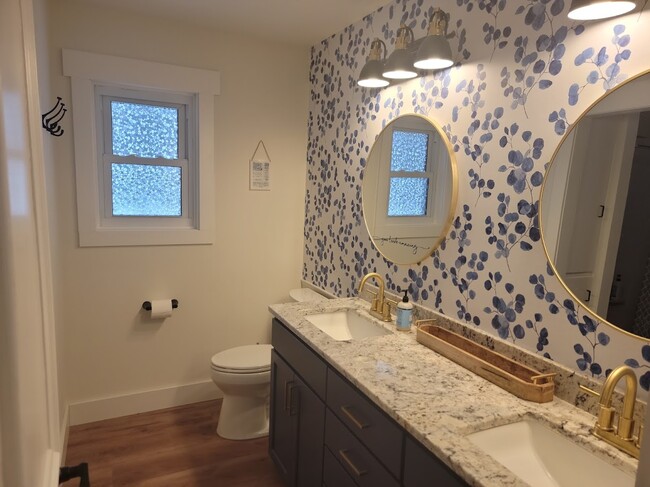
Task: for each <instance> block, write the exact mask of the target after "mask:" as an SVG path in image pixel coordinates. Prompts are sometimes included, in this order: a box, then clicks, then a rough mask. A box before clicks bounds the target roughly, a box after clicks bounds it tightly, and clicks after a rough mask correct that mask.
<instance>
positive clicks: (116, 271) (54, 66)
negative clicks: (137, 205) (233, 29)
mask: <svg viewBox="0 0 650 487" xmlns="http://www.w3.org/2000/svg"><path fill="white" fill-rule="evenodd" d="M54 4H56V6H55V7H54ZM50 6H51V7H52V8H51V9H50V30H51V33H50V42H49V44H50V45H49V56H50V59H51V67H50V68H51V70H50V79H51V98H52V100H54V99H55V97H56V96H57V95H58V96H62V97H63V99H64V101H66V102H69V101H70V99H71V95H70V83H69V78H64V77H63V76H62V75H61V48H70V49H77V50H84V51H90V52H96V53H101V54H110V55H117V56H124V57H131V58H136V59H143V60H147V61H154V62H163V63H170V64H176V65H180V66H189V67H196V68H204V69H212V70H218V71H220V72H221V95H220V96H218V97H217V98H216V102H215V109H216V115H215V119H216V120H215V126H216V127H215V134H214V143H215V154H216V157H215V181H214V185H213V190H214V192H215V200H216V202H215V205H216V229H217V230H216V234H217V237H216V242H215V243H214V245H208V246H193V245H190V246H157V247H156V246H154V247H112V248H80V247H79V245H78V237H77V222H76V200H75V179H74V164H75V161H74V153H73V133H72V121H71V116H72V115H73V111H74V107H73V110H72V113H69V116H68V117H66V118H67V120H64V123H63V125H64V129H65V130H66V133H65V134H64V136H62V137H60V138H58V139H56V140H53V141H52V144H51V145H52V150H53V153H54V158H53V159H52V161H51V164H53V165H54V166H55V167H50V168H49V175H50V179H49V181H48V192H49V196H50V204H51V211H52V213H53V217H52V221H53V222H56V225H55V228H53V231H52V236H53V240H54V244H53V249H54V260H55V266H56V270H57V276H56V277H57V281H56V282H57V283H58V285H57V289H56V294H57V305H58V307H57V309H58V311H59V313H58V316H57V318H58V321H59V324H60V325H62V327H63V337H62V340H63V345H62V351H63V355H64V362H65V363H64V367H63V369H64V370H65V373H64V377H63V378H62V382H64V384H63V387H64V389H65V391H66V395H67V402H68V403H78V402H85V401H91V400H94V399H98V398H104V397H110V396H119V395H122V394H131V393H137V392H142V391H148V390H154V389H158V388H164V387H173V386H177V385H184V384H191V383H195V382H201V381H206V380H209V377H210V375H209V360H210V357H211V355H213V354H214V353H216V352H218V351H221V350H224V349H226V348H228V347H232V346H236V345H243V344H250V343H255V342H268V341H269V339H270V321H271V318H270V315H269V313H268V312H267V305H268V304H269V303H272V302H277V301H280V300H282V299H284V298H285V297H286V296H287V291H288V289H289V288H291V287H296V286H299V279H300V272H301V265H302V253H301V252H302V245H303V215H304V192H305V154H306V139H307V134H306V126H307V123H306V122H307V120H306V118H307V104H308V95H309V91H308V80H307V75H308V65H309V64H308V63H309V61H308V50H307V49H306V48H297V47H291V46H287V45H279V44H273V43H270V42H266V41H260V40H254V39H248V38H246V37H242V36H238V35H232V34H229V35H226V34H225V33H219V32H216V31H212V30H206V29H204V28H200V27H196V26H192V25H186V24H182V23H178V22H170V21H165V20H160V19H156V18H154V17H139V16H136V15H133V14H123V13H120V12H118V11H113V10H108V9H104V8H97V7H94V6H91V5H87V4H84V3H83V2H76V1H65V0H56V2H54V0H50ZM259 139H263V140H264V142H265V144H266V147H267V149H268V151H269V154H270V156H271V160H272V167H271V173H272V191H270V192H250V191H248V161H249V158H250V157H251V155H252V154H253V151H254V149H255V146H256V144H257V142H258V140H259ZM166 297H169V298H177V299H178V300H179V302H180V308H179V309H178V310H175V311H174V314H173V316H172V318H170V319H167V320H166V321H165V322H163V323H162V324H161V323H155V322H151V321H149V320H147V319H146V315H145V314H144V313H142V312H141V311H140V306H141V304H142V302H143V301H145V300H148V299H159V298H166Z"/></svg>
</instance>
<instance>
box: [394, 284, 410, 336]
mask: <svg viewBox="0 0 650 487" xmlns="http://www.w3.org/2000/svg"><path fill="white" fill-rule="evenodd" d="M412 321H413V303H410V302H409V297H408V289H404V297H403V298H402V300H401V301H400V302H399V303H397V317H396V318H395V324H396V326H397V329H398V330H400V331H409V330H410V329H411V322H412Z"/></svg>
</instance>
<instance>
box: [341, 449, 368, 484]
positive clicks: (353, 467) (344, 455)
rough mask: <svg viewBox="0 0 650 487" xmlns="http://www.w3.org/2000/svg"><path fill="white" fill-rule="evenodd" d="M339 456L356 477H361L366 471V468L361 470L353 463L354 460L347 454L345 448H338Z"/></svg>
mask: <svg viewBox="0 0 650 487" xmlns="http://www.w3.org/2000/svg"><path fill="white" fill-rule="evenodd" d="M339 456H340V457H341V459H342V460H343V461H344V462H345V463H347V465H348V467H350V470H352V472H353V473H354V475H356V476H357V477H361V476H363V475H366V474H367V473H368V471H367V470H362V469H360V468H359V467H357V466H356V465H355V464H354V462H353V461H352V460H351V459H350V457H349V456H348V451H347V450H339Z"/></svg>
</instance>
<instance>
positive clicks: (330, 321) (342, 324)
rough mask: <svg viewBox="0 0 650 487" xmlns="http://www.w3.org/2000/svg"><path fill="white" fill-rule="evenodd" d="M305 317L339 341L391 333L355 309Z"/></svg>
mask: <svg viewBox="0 0 650 487" xmlns="http://www.w3.org/2000/svg"><path fill="white" fill-rule="evenodd" d="M305 318H306V319H307V321H309V322H310V323H311V324H312V325H314V326H315V327H316V328H318V329H319V330H321V331H322V332H324V333H326V334H327V335H329V336H330V337H332V338H333V339H334V340H338V341H349V340H358V339H360V338H367V337H374V336H381V335H389V334H390V333H391V332H390V331H389V330H387V329H386V328H384V327H383V326H381V325H380V324H378V323H375V322H374V321H373V320H372V319H370V318H368V317H365V316H363V315H361V314H360V313H359V312H358V311H357V310H354V309H348V310H342V311H333V312H330V313H319V314H314V315H309V316H306V317H305Z"/></svg>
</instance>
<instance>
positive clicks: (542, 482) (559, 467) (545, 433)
mask: <svg viewBox="0 0 650 487" xmlns="http://www.w3.org/2000/svg"><path fill="white" fill-rule="evenodd" d="M467 438H469V440H470V441H472V443H474V444H475V445H477V446H478V447H479V448H481V449H482V450H483V451H485V453H487V454H488V455H490V456H491V457H492V458H494V459H495V460H497V461H498V462H499V463H501V464H502V465H503V466H505V467H506V468H508V470H510V471H511V472H512V473H514V474H515V475H517V476H518V477H519V478H521V479H522V480H524V481H525V482H527V483H528V484H530V485H531V486H532V487H565V486H566V487H569V486H570V487H576V486H580V485H588V486H589V487H614V486H615V487H634V477H633V476H631V475H630V474H628V473H625V472H623V471H621V470H619V469H618V468H616V467H614V466H613V465H611V464H609V463H608V462H607V461H605V460H603V459H601V458H599V457H597V456H596V455H594V454H593V453H591V452H589V451H588V450H586V449H584V448H583V447H581V446H579V445H577V444H576V443H574V442H572V441H571V440H570V439H569V438H567V437H565V436H564V435H562V434H560V433H558V432H557V431H554V430H553V429H551V428H550V427H548V426H545V425H543V424H542V423H538V422H536V421H532V420H524V421H519V422H517V423H511V424H507V425H504V426H498V427H495V428H490V429H487V430H484V431H479V432H478V433H472V434H470V435H468V436H467Z"/></svg>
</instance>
